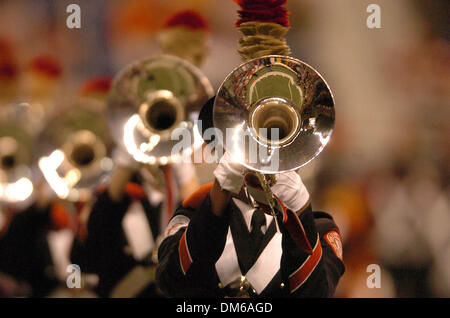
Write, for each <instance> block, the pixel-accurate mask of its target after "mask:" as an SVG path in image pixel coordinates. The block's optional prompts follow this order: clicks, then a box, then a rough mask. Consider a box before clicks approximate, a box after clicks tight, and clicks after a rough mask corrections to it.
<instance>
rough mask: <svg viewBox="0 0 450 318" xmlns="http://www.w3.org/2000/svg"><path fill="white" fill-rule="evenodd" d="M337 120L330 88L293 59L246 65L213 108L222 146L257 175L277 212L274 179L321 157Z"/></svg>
mask: <svg viewBox="0 0 450 318" xmlns="http://www.w3.org/2000/svg"><path fill="white" fill-rule="evenodd" d="M334 121H335V111H334V98H333V95H332V92H331V90H330V88H329V86H328V84H327V83H326V82H325V80H324V79H323V78H322V76H321V75H320V74H319V73H318V72H317V71H316V70H315V69H313V68H312V67H311V66H309V65H307V64H306V63H304V62H302V61H300V60H298V59H295V58H292V57H288V56H278V55H269V56H264V57H261V58H257V59H253V60H250V61H247V62H245V63H243V64H241V65H240V66H239V67H237V68H236V69H235V70H234V71H232V72H231V73H230V74H229V75H228V76H227V78H226V79H225V81H224V82H223V84H222V85H221V87H220V88H219V90H218V93H217V96H216V98H215V101H214V104H213V122H214V127H215V128H217V129H219V130H220V131H221V133H222V135H223V138H222V142H221V145H222V146H223V147H224V148H225V150H226V151H227V152H230V153H231V155H232V158H233V159H235V161H236V162H238V163H240V164H242V165H243V166H244V167H246V168H247V169H248V170H250V171H253V172H255V174H256V175H257V176H258V178H259V181H260V183H261V186H262V187H263V190H264V191H265V193H266V196H267V199H268V201H269V203H270V206H271V207H272V209H273V207H274V204H275V203H274V200H273V195H272V193H271V191H270V187H269V183H270V182H275V181H276V180H274V177H273V175H274V174H276V173H282V172H286V171H291V170H297V169H299V168H300V167H302V166H304V165H306V164H307V163H308V162H310V161H311V160H313V159H314V158H316V157H317V156H318V155H319V153H320V152H321V151H322V150H323V149H324V147H325V146H326V144H327V143H328V141H329V140H330V137H331V134H332V132H333V128H334Z"/></svg>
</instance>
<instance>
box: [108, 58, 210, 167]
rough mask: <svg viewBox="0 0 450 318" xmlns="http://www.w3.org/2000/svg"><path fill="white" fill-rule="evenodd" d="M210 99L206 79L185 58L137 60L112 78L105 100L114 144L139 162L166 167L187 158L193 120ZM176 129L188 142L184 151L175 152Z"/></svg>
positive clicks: (191, 140)
mask: <svg viewBox="0 0 450 318" xmlns="http://www.w3.org/2000/svg"><path fill="white" fill-rule="evenodd" d="M212 95H213V90H212V88H211V85H210V83H209V81H208V79H207V78H206V77H205V75H203V73H202V72H201V71H200V70H199V69H198V68H197V67H195V66H193V65H191V64H190V63H188V62H186V61H185V60H182V59H180V58H177V57H174V56H169V55H161V56H155V57H150V58H146V59H143V60H140V61H137V62H135V63H133V64H131V65H129V66H127V67H125V69H123V70H122V71H121V72H120V73H119V74H118V75H117V76H116V77H115V79H114V81H113V85H112V89H111V91H110V94H109V96H108V121H109V126H110V129H111V132H112V135H113V137H114V140H115V141H116V143H117V144H118V145H119V146H120V147H122V148H123V149H125V150H126V151H127V152H128V153H129V154H130V155H131V156H132V157H133V158H134V159H135V160H136V161H138V162H141V163H146V164H161V165H165V164H168V163H170V162H172V161H174V160H176V159H177V157H180V156H183V155H189V154H190V152H191V151H192V147H190V146H193V145H194V144H195V138H193V137H194V132H196V131H197V130H196V129H194V128H195V121H196V119H197V117H198V114H199V111H200V109H201V106H203V104H204V103H205V102H206V101H207V100H208V99H209V98H210V97H211V96H212ZM178 128H179V129H180V131H184V133H187V135H189V136H190V138H191V139H190V140H189V141H188V145H187V147H184V150H186V151H184V150H180V151H175V153H174V149H175V148H174V147H175V145H176V144H177V143H179V141H180V140H179V138H178V137H180V138H181V135H179V136H178V137H177V136H175V137H174V135H173V133H174V132H175V130H176V129H178ZM186 152H187V153H186Z"/></svg>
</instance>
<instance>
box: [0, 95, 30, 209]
mask: <svg viewBox="0 0 450 318" xmlns="http://www.w3.org/2000/svg"><path fill="white" fill-rule="evenodd" d="M24 119H26V110H25V109H23V108H22V107H21V106H20V105H16V104H11V105H9V106H7V107H4V108H2V109H1V110H0V205H2V204H8V205H14V206H18V207H25V206H27V205H29V204H30V203H31V200H32V198H33V193H34V186H35V183H36V182H37V181H38V177H37V174H36V171H35V170H36V162H35V161H34V151H35V147H34V146H35V145H34V141H35V138H34V136H33V134H32V132H31V131H30V130H27V129H26V128H27V126H26V125H27V122H26V121H25V120H24Z"/></svg>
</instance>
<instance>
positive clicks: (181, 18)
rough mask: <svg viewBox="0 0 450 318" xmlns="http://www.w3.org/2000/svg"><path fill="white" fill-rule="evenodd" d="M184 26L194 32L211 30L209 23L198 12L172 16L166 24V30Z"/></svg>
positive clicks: (180, 13) (186, 12) (187, 11)
mask: <svg viewBox="0 0 450 318" xmlns="http://www.w3.org/2000/svg"><path fill="white" fill-rule="evenodd" d="M175 26H184V27H187V28H189V29H193V30H204V31H208V30H209V25H208V22H207V21H206V20H205V19H204V18H203V17H202V16H201V15H200V14H198V13H197V12H195V11H192V10H185V11H181V12H178V13H176V14H174V15H172V16H171V17H170V18H169V19H168V20H167V21H166V23H165V24H164V27H165V28H170V27H175Z"/></svg>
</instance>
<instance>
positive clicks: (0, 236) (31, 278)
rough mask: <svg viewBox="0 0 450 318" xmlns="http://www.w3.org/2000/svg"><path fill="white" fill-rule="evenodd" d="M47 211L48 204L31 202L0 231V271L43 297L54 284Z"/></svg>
mask: <svg viewBox="0 0 450 318" xmlns="http://www.w3.org/2000/svg"><path fill="white" fill-rule="evenodd" d="M50 214H51V212H50V207H45V208H39V207H38V206H37V205H36V204H33V205H31V206H30V207H28V208H27V209H25V210H24V211H20V212H17V213H16V214H15V216H14V217H13V218H12V220H11V222H10V223H9V225H8V227H7V230H5V233H0V272H3V273H6V274H9V275H11V276H13V277H14V278H15V279H17V280H18V281H23V282H25V283H26V284H28V285H29V287H30V288H31V291H30V294H29V296H31V297H45V296H47V295H48V294H49V293H50V292H51V291H52V290H53V289H54V288H55V287H56V286H57V285H58V280H57V278H56V276H55V273H54V268H53V266H54V264H53V261H52V257H51V253H50V247H49V244H48V241H47V234H48V233H49V231H50V230H51V229H52V222H51V216H50ZM18 296H28V294H27V295H18Z"/></svg>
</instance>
